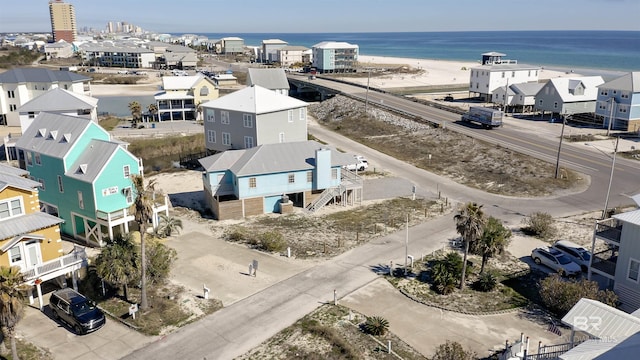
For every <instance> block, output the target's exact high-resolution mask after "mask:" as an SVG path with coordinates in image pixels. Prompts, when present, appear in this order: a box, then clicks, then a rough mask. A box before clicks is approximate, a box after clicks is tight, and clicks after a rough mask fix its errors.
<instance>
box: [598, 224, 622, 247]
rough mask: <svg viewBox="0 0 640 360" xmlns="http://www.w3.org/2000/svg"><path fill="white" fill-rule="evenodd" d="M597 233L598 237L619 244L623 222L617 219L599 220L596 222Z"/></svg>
mask: <svg viewBox="0 0 640 360" xmlns="http://www.w3.org/2000/svg"><path fill="white" fill-rule="evenodd" d="M595 234H596V237H598V238H600V239H602V240H605V241H608V242H613V243H615V244H618V245H619V244H620V237H621V235H622V223H621V222H619V221H618V220H616V219H605V220H602V221H598V222H596V229H595Z"/></svg>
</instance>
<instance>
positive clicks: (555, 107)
mask: <svg viewBox="0 0 640 360" xmlns="http://www.w3.org/2000/svg"><path fill="white" fill-rule="evenodd" d="M553 108H554V109H557V108H558V102H557V101H555V102H554V103H553Z"/></svg>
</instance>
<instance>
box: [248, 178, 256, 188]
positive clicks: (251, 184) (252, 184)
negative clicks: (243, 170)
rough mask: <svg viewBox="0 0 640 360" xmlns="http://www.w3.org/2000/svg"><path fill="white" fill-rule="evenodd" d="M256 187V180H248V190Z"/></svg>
mask: <svg viewBox="0 0 640 360" xmlns="http://www.w3.org/2000/svg"><path fill="white" fill-rule="evenodd" d="M256 186H257V180H256V178H254V177H251V178H249V188H250V189H255V188H256Z"/></svg>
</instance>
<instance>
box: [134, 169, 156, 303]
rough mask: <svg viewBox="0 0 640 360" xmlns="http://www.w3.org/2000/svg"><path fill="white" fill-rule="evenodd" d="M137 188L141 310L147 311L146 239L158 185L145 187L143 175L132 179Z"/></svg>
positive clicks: (153, 184)
mask: <svg viewBox="0 0 640 360" xmlns="http://www.w3.org/2000/svg"><path fill="white" fill-rule="evenodd" d="M131 180H133V185H134V187H135V190H134V191H135V201H134V203H133V206H134V212H135V218H136V222H137V223H138V227H139V228H140V268H141V270H142V271H141V274H140V310H146V309H147V307H148V303H147V265H148V264H147V255H146V247H145V242H144V237H145V235H146V234H147V229H148V227H149V220H150V219H151V217H152V216H153V202H154V200H153V198H154V195H155V186H156V183H155V181H154V180H151V181H150V182H149V183H148V184H147V186H146V187H145V185H144V178H143V177H142V175H133V176H132V177H131Z"/></svg>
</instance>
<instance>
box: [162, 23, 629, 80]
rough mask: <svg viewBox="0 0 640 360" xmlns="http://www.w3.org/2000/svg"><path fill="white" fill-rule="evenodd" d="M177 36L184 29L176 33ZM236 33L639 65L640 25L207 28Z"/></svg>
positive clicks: (427, 51)
mask: <svg viewBox="0 0 640 360" xmlns="http://www.w3.org/2000/svg"><path fill="white" fill-rule="evenodd" d="M175 35H176V36H179V35H180V34H175ZM200 35H204V36H207V37H208V38H209V39H220V38H223V37H228V36H238V37H241V38H242V39H244V41H245V44H246V45H251V46H260V45H261V43H262V40H265V39H280V40H284V41H286V42H288V43H289V44H290V45H301V46H306V47H308V48H311V46H313V45H315V44H317V43H319V42H322V41H346V42H349V43H351V44H357V45H358V46H359V47H360V54H362V55H374V56H392V57H403V58H416V59H437V60H461V61H478V60H480V58H481V55H480V54H482V53H485V52H489V51H497V52H501V53H503V54H506V56H505V57H504V58H505V59H515V60H518V62H519V63H523V64H531V65H538V66H547V67H559V68H563V69H564V68H566V69H601V70H614V71H640V31H473V32H467V31H461V32H385V33H234V34H231V33H204V34H200Z"/></svg>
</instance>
